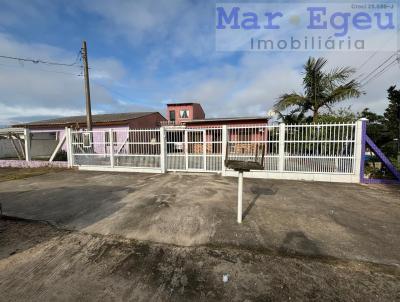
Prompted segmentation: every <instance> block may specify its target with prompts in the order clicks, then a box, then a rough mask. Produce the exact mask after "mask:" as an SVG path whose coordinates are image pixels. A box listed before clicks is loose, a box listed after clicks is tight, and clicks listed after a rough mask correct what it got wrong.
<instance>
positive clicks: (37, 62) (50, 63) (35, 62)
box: [0, 51, 81, 67]
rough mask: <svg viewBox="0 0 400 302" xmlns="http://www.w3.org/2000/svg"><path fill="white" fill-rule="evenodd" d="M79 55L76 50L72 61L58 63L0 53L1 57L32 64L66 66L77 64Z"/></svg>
mask: <svg viewBox="0 0 400 302" xmlns="http://www.w3.org/2000/svg"><path fill="white" fill-rule="evenodd" d="M80 56H81V51H79V52H78V54H77V56H76V59H75V61H74V62H73V63H70V64H68V63H60V62H53V61H46V60H41V59H30V58H20V57H12V56H6V55H0V58H3V59H8V60H16V61H19V62H31V63H34V64H39V63H40V64H46V65H56V66H67V67H73V66H76V65H78V63H79V57H80Z"/></svg>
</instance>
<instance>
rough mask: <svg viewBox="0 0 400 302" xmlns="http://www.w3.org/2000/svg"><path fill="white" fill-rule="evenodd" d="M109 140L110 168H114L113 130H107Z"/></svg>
mask: <svg viewBox="0 0 400 302" xmlns="http://www.w3.org/2000/svg"><path fill="white" fill-rule="evenodd" d="M109 142H110V164H111V168H114V138H113V130H112V129H110V130H109Z"/></svg>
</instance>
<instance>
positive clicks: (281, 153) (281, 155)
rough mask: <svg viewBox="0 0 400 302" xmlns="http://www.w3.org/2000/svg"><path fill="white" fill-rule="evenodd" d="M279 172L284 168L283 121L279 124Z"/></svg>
mask: <svg viewBox="0 0 400 302" xmlns="http://www.w3.org/2000/svg"><path fill="white" fill-rule="evenodd" d="M278 163H279V164H278V169H279V172H283V171H284V170H285V123H281V124H279V161H278Z"/></svg>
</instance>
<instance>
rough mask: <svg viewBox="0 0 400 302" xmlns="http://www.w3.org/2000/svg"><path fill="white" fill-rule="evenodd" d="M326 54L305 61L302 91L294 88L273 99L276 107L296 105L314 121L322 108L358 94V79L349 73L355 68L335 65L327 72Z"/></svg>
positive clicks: (359, 90)
mask: <svg viewBox="0 0 400 302" xmlns="http://www.w3.org/2000/svg"><path fill="white" fill-rule="evenodd" d="M326 64H327V60H326V59H325V58H318V59H315V58H312V57H310V58H309V59H308V60H307V63H306V64H305V65H304V72H303V74H304V77H303V88H304V93H303V94H299V93H296V92H292V93H286V94H283V95H281V96H280V97H279V98H278V100H277V102H276V103H275V110H277V111H283V110H286V109H288V108H295V109H298V112H299V114H305V113H307V112H309V111H311V113H312V117H313V121H314V122H315V121H317V119H318V115H319V113H320V110H321V109H322V108H327V109H329V110H331V106H332V105H334V104H336V103H338V102H341V101H344V100H346V99H349V98H354V97H355V98H358V97H359V96H360V95H361V94H362V91H361V89H360V83H359V82H357V81H356V80H354V79H351V80H350V77H351V76H352V75H353V74H354V72H355V70H354V69H353V68H350V67H338V68H334V69H333V70H331V71H329V72H326V71H325V70H324V67H325V66H326Z"/></svg>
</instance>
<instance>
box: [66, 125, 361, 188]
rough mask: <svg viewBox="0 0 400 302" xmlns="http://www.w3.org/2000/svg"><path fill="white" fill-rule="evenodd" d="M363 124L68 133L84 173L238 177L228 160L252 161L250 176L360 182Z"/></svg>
mask: <svg viewBox="0 0 400 302" xmlns="http://www.w3.org/2000/svg"><path fill="white" fill-rule="evenodd" d="M362 123H363V121H358V122H357V123H349V124H310V125H285V124H280V125H271V126H267V125H259V126H257V125H251V126H240V127H239V126H234V127H233V126H221V127H207V128H205V127H202V128H183V127H162V128H158V129H135V130H117V129H113V130H104V131H101V130H95V131H90V132H83V131H69V149H70V156H69V159H70V163H71V165H74V166H79V167H80V168H83V169H92V170H104V168H105V169H108V170H115V171H125V170H126V171H140V172H142V171H148V172H161V173H163V172H166V171H195V172H221V173H222V174H223V175H228V176H229V175H236V172H234V171H230V170H228V169H226V168H225V166H224V159H225V157H226V154H227V153H228V155H229V158H237V159H244V160H253V159H254V158H255V157H257V156H260V152H262V151H261V150H263V151H264V170H262V171H251V172H248V173H246V174H245V176H248V177H261V178H280V179H306V180H325V181H343V182H359V171H360V163H361V152H362V151H361V140H362V139H361V137H362Z"/></svg>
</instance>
